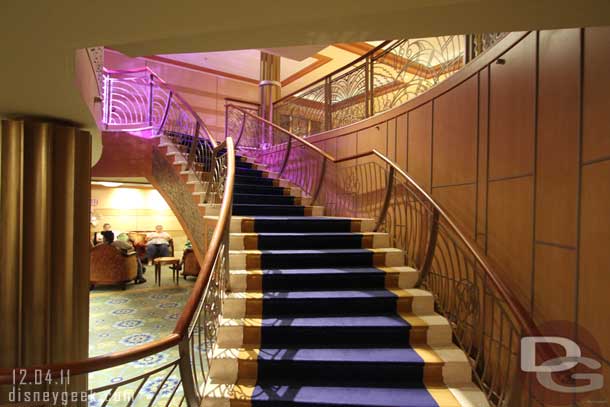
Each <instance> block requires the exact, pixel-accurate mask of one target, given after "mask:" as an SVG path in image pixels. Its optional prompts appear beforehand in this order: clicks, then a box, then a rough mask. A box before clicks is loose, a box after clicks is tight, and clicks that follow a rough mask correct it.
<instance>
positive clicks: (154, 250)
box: [146, 225, 172, 265]
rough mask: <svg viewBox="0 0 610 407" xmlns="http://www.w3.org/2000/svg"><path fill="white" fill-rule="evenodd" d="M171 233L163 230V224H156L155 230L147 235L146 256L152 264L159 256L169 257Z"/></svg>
mask: <svg viewBox="0 0 610 407" xmlns="http://www.w3.org/2000/svg"><path fill="white" fill-rule="evenodd" d="M171 239H172V238H171V236H170V235H169V233H167V232H164V231H163V225H157V226H155V231H154V232H150V233H149V234H147V235H146V257H147V258H148V264H149V265H150V264H152V262H153V260H154V259H156V258H157V257H169V254H170V253H169V241H170V240H171Z"/></svg>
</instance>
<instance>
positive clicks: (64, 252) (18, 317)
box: [0, 120, 91, 401]
mask: <svg viewBox="0 0 610 407" xmlns="http://www.w3.org/2000/svg"><path fill="white" fill-rule="evenodd" d="M90 173H91V136H90V135H89V133H87V132H83V131H80V130H79V129H78V128H75V127H71V126H65V125H57V124H52V123H45V122H38V121H34V120H31V121H30V120H25V121H23V120H3V121H2V123H1V126H0V176H1V181H0V220H1V222H0V236H1V237H2V238H1V240H0V241H1V242H2V243H1V244H0V316H1V317H2V328H3V329H2V333H1V334H0V367H3V368H12V367H29V366H33V365H41V364H48V363H59V362H66V361H72V360H78V359H82V358H86V357H87V355H88V336H89V334H88V331H89V323H88V322H89V206H90V205H89V199H90ZM83 383H84V381H83V382H82V383H81V385H82V384H83ZM0 394H6V392H4V391H0ZM2 397H4V396H2ZM0 401H3V400H1V397H0Z"/></svg>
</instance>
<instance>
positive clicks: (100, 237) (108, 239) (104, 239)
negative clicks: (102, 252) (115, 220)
mask: <svg viewBox="0 0 610 407" xmlns="http://www.w3.org/2000/svg"><path fill="white" fill-rule="evenodd" d="M112 242H114V232H113V231H112V227H111V226H110V223H104V226H103V230H102V231H101V232H95V233H94V234H93V246H95V245H98V244H100V243H107V244H110V243H112Z"/></svg>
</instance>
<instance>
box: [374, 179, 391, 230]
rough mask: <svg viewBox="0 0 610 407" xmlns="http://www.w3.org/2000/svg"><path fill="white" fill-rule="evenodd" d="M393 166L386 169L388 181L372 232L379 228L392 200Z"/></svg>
mask: <svg viewBox="0 0 610 407" xmlns="http://www.w3.org/2000/svg"><path fill="white" fill-rule="evenodd" d="M394 171H395V170H394V167H390V171H388V181H387V185H386V189H385V198H384V200H383V205H382V206H381V211H380V212H379V216H378V217H377V221H376V222H375V228H374V229H373V231H374V232H377V231H378V230H379V227H380V226H381V225H382V224H383V222H385V218H386V216H387V215H388V208H389V207H390V201H391V200H392V191H393V190H394Z"/></svg>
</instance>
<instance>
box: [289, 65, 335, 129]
mask: <svg viewBox="0 0 610 407" xmlns="http://www.w3.org/2000/svg"><path fill="white" fill-rule="evenodd" d="M290 117H292V115H291V116H290ZM332 128H333V92H332V85H331V83H330V76H329V77H327V78H326V79H324V130H331V129H332Z"/></svg>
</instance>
